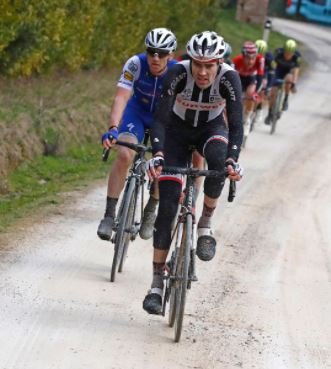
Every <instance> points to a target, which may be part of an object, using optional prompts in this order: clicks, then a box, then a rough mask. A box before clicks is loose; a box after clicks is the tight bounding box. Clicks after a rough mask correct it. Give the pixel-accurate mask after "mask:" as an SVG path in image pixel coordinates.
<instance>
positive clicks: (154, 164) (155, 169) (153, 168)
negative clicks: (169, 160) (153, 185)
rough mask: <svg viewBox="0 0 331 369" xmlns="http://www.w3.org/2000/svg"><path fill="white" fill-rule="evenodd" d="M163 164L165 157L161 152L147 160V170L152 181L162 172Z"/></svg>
mask: <svg viewBox="0 0 331 369" xmlns="http://www.w3.org/2000/svg"><path fill="white" fill-rule="evenodd" d="M163 166H164V158H163V155H161V154H159V153H157V154H156V155H155V156H153V157H152V159H149V160H148V161H147V162H146V172H147V175H148V178H149V180H150V181H153V180H154V178H157V177H158V176H159V175H160V174H161V172H162V167H163Z"/></svg>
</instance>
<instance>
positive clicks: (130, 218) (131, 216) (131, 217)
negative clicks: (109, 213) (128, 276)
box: [118, 188, 137, 273]
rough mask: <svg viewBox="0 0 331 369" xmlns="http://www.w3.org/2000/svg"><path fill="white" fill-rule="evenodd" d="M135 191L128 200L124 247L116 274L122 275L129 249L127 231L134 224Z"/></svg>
mask: <svg viewBox="0 0 331 369" xmlns="http://www.w3.org/2000/svg"><path fill="white" fill-rule="evenodd" d="M136 193H137V189H136V188H135V191H134V192H133V195H132V196H131V199H130V204H129V210H128V215H127V218H126V224H125V230H126V231H125V235H124V246H123V252H122V256H121V260H120V262H119V265H118V272H119V273H122V271H123V267H124V263H125V260H126V256H127V253H128V248H129V243H130V239H131V234H130V232H127V230H128V229H129V230H131V229H132V226H133V224H134V217H135V205H136V199H137V195H136Z"/></svg>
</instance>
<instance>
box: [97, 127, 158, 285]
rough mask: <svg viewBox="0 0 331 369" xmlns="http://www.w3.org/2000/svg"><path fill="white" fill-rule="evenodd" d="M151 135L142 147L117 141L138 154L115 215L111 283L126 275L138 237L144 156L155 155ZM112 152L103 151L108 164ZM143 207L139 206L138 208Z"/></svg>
mask: <svg viewBox="0 0 331 369" xmlns="http://www.w3.org/2000/svg"><path fill="white" fill-rule="evenodd" d="M148 138H149V133H148V132H146V133H145V138H144V142H143V144H134V143H129V142H123V141H116V145H119V146H125V147H128V148H129V149H131V150H134V151H135V152H136V155H135V158H134V160H133V163H132V166H131V168H130V171H129V175H128V177H127V178H126V183H125V187H124V192H123V196H122V199H121V202H120V206H119V208H118V211H117V213H116V217H115V221H114V225H113V231H114V232H113V234H112V237H111V242H112V243H114V255H113V261H112V266H111V271H110V281H111V282H114V281H115V278H116V273H117V272H119V273H121V272H122V271H123V267H124V263H125V260H126V257H127V252H128V247H129V243H130V241H134V240H135V238H136V237H137V234H138V233H139V229H140V226H141V221H142V217H143V211H144V206H143V205H144V184H145V182H146V180H145V163H146V159H145V154H146V152H152V148H151V147H147V146H146V145H147V142H148ZM108 155H109V150H104V153H103V161H107V159H108ZM139 204H140V206H139Z"/></svg>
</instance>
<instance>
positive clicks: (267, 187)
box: [0, 20, 331, 369]
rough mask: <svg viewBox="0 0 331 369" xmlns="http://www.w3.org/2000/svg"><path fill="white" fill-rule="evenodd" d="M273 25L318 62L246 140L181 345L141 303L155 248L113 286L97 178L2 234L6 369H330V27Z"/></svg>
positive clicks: (139, 249) (1, 346)
mask: <svg viewBox="0 0 331 369" xmlns="http://www.w3.org/2000/svg"><path fill="white" fill-rule="evenodd" d="M274 26H275V27H277V28H279V29H281V30H282V31H284V32H286V33H288V34H290V35H293V36H294V37H296V38H297V39H299V40H302V41H303V42H305V43H307V44H308V45H309V47H310V48H311V51H310V52H309V54H307V56H309V58H310V61H311V62H312V64H311V68H310V70H309V72H308V73H307V75H306V77H305V78H304V79H302V80H301V81H300V83H299V85H298V90H299V92H298V93H297V95H296V96H292V97H291V99H290V109H289V111H288V112H286V114H284V116H283V117H282V119H281V121H280V122H279V125H278V127H277V132H276V134H275V135H274V136H271V135H270V134H269V133H268V129H267V127H266V126H265V125H263V124H261V125H260V126H258V127H257V128H256V131H255V132H254V133H253V134H252V135H251V136H250V137H249V140H248V143H247V149H245V151H244V152H243V153H242V156H241V163H242V165H243V166H244V167H245V170H246V172H245V177H244V180H243V181H242V183H241V184H240V185H239V186H238V196H237V198H236V199H235V202H234V203H233V204H227V203H226V202H225V201H224V199H223V200H222V204H221V206H220V207H219V209H218V213H217V221H216V222H215V223H216V224H215V228H216V236H217V239H218V244H219V247H218V253H217V256H216V257H215V259H214V260H213V261H212V262H210V263H202V262H199V263H198V276H199V281H198V282H197V283H195V284H194V286H193V289H192V290H191V291H190V293H189V296H188V301H187V309H186V315H185V321H184V332H183V335H182V340H181V342H180V343H179V344H175V343H174V342H173V330H172V329H170V328H168V327H167V324H166V320H165V319H163V318H161V317H154V316H148V315H147V314H146V313H145V312H144V311H143V310H142V299H143V297H144V295H145V293H146V291H147V289H148V288H149V285H150V281H151V274H152V272H151V257H152V247H151V242H148V241H142V240H140V239H139V240H137V241H136V242H135V243H134V245H132V247H131V249H130V250H129V258H128V261H127V264H126V270H125V272H124V273H123V274H122V275H119V277H118V279H117V281H116V283H115V284H111V283H110V282H109V281H108V279H109V267H110V262H111V257H112V247H111V244H109V243H106V242H102V241H100V240H98V239H97V237H96V228H97V225H98V221H99V219H100V217H101V216H102V213H103V208H104V198H105V187H104V186H103V187H101V188H100V187H98V188H94V189H93V190H92V191H90V192H88V193H87V194H84V195H83V194H75V195H73V197H72V198H71V199H68V204H67V205H66V206H65V207H60V208H58V209H57V210H56V212H53V214H52V215H51V216H49V217H43V218H42V219H39V223H38V224H35V225H33V226H29V227H23V226H22V227H21V228H20V229H18V230H17V232H16V233H15V234H14V235H10V237H9V235H7V236H2V247H1V260H0V272H1V280H0V291H1V294H0V311H1V320H0V368H1V369H165V368H172V369H177V368H178V369H179V368H181V369H183V368H192V369H212V368H217V369H232V368H257V369H264V368H265V369H285V368H286V369H301V368H302V369H326V368H331V304H330V302H331V227H330V226H331V185H330V183H331V146H330V142H331V99H330V97H331V61H330V55H331V29H325V28H322V27H317V26H313V25H302V24H296V25H293V24H292V23H289V22H287V21H280V20H275V21H274ZM224 197H225V196H224ZM36 219H38V216H36ZM5 240H7V241H5ZM9 240H10V241H9Z"/></svg>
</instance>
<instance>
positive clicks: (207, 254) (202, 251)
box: [196, 228, 216, 261]
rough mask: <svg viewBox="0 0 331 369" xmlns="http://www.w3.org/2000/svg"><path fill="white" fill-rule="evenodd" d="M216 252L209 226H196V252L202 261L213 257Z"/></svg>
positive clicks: (214, 241)
mask: <svg viewBox="0 0 331 369" xmlns="http://www.w3.org/2000/svg"><path fill="white" fill-rule="evenodd" d="M215 253H216V240H215V238H214V236H213V232H212V230H211V228H198V242H197V250H196V254H197V256H198V258H199V259H200V260H202V261H209V260H211V259H213V257H214V256H215Z"/></svg>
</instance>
